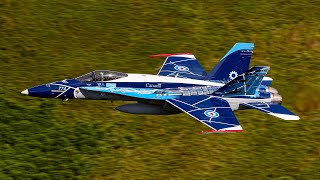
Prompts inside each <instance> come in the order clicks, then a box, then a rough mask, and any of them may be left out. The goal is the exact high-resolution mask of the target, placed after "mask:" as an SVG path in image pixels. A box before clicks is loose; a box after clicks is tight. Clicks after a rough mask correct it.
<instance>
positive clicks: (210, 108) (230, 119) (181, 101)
mask: <svg viewBox="0 0 320 180" xmlns="http://www.w3.org/2000/svg"><path fill="white" fill-rule="evenodd" d="M166 101H167V102H169V103H170V104H172V105H173V106H175V107H177V108H179V109H180V110H182V111H183V112H185V113H187V114H189V115H190V116H192V117H193V118H195V119H196V120H198V121H200V122H202V123H203V124H205V125H207V126H209V127H210V128H211V129H212V130H210V131H202V133H203V134H207V133H220V132H222V133H224V132H241V131H242V127H241V125H240V124H239V122H238V120H237V118H236V117H235V115H234V113H233V111H232V109H231V107H230V105H229V103H228V102H227V101H225V100H223V99H221V98H219V97H216V96H208V95H202V96H180V97H179V98H177V99H170V100H166Z"/></svg>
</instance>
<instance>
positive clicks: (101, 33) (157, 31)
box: [0, 0, 320, 180]
mask: <svg viewBox="0 0 320 180" xmlns="http://www.w3.org/2000/svg"><path fill="white" fill-rule="evenodd" d="M236 42H254V43H255V49H254V54H253V58H252V63H251V65H266V66H270V67H271V70H270V71H269V73H268V76H269V77H272V78H273V79H274V82H273V85H272V86H273V87H275V88H276V89H278V91H279V92H280V94H281V95H282V96H283V98H284V102H283V105H284V106H286V107H287V108H289V109H290V110H292V111H293V112H295V113H297V114H298V115H299V116H300V117H301V120H299V121H284V120H280V119H277V118H275V117H271V116H268V115H266V114H262V113H260V112H257V111H253V110H252V111H241V112H236V115H237V117H238V120H239V122H240V123H241V125H242V127H243V128H244V129H245V132H244V133H238V134H211V135H199V134H198V132H200V131H201V130H207V127H206V126H204V125H202V124H201V123H198V122H196V121H195V120H194V119H193V118H192V117H190V116H188V115H186V114H179V115H170V116H146V115H130V114H125V113H121V112H118V111H116V110H115V109H114V107H116V106H118V105H120V104H124V103H125V102H114V103H113V104H112V103H110V102H109V101H84V100H70V101H68V102H61V101H60V100H57V99H39V98H32V97H27V96H23V95H21V94H20V92H21V91H22V90H24V89H26V88H29V87H32V86H35V85H38V84H43V83H48V82H52V81H56V80H62V79H66V78H72V77H76V76H79V75H82V74H84V73H87V72H90V71H92V70H96V69H110V70H115V71H122V72H128V73H146V74H156V73H157V71H158V69H159V68H160V67H161V65H162V63H163V61H164V60H163V59H150V58H149V57H148V56H149V55H151V54H159V53H175V52H193V53H194V54H195V56H196V57H197V59H199V61H200V62H201V64H202V65H203V66H204V67H205V69H206V70H208V71H209V70H211V68H212V67H213V66H214V65H215V64H216V63H217V62H218V61H219V60H220V58H221V57H223V55H224V54H225V53H226V52H227V51H228V50H229V49H230V48H231V47H232V46H233V45H234V44H235V43H236ZM319 60H320V2H319V1H314V0H304V1H300V0H261V1H252V0H241V1H238V0H228V1H218V0H208V1H188V2H185V1H182V0H173V1H161V2H159V1H154V0H149V1H142V0H131V1H111V0H81V1H80V0H67V1H66V0H0V79H1V80H0V113H1V114H0V179H1V180H6V179H127V178H129V179H180V178H181V179H182V178H184V179H246V180H247V179H320V141H319V140H320V113H319V110H320V96H319V94H320V83H319V82H320V73H319V72H320V63H319Z"/></svg>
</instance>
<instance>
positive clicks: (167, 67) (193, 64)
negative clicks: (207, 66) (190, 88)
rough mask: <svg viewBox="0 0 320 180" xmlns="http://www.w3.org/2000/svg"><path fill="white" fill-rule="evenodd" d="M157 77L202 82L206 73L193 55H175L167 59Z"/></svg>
mask: <svg viewBox="0 0 320 180" xmlns="http://www.w3.org/2000/svg"><path fill="white" fill-rule="evenodd" d="M158 75H160V76H170V77H180V78H190V79H199V80H202V79H204V77H206V75H207V73H206V71H205V70H204V69H203V67H201V65H200V64H199V62H198V60H197V59H196V57H195V56H194V55H192V54H177V55H169V56H168V57H167V59H166V60H165V62H164V63H163V65H162V67H161V69H160V71H159V72H158Z"/></svg>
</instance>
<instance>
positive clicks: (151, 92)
mask: <svg viewBox="0 0 320 180" xmlns="http://www.w3.org/2000/svg"><path fill="white" fill-rule="evenodd" d="M253 48H254V44H253V43H236V44H235V45H234V46H233V47H232V48H231V49H230V50H229V52H228V53H227V54H226V55H225V56H224V57H223V58H222V59H221V60H220V61H219V62H218V64H217V65H216V66H215V67H214V68H213V69H212V70H211V71H210V72H209V73H208V74H207V73H206V71H205V70H204V69H203V67H201V65H200V63H199V62H198V60H197V59H196V58H195V56H194V55H193V54H192V53H178V54H160V55H153V56H152V57H166V60H165V62H164V63H163V65H162V67H161V69H160V71H159V72H158V74H157V75H149V74H133V73H122V72H115V71H109V70H96V71H92V72H89V73H87V74H84V75H82V76H80V77H77V78H71V79H65V80H62V81H57V82H52V83H48V84H43V85H39V86H35V87H32V88H29V89H26V90H24V91H22V92H21V93H22V94H25V95H29V96H34V97H41V98H58V99H62V100H68V99H95V100H111V101H115V100H122V101H134V103H130V104H125V105H121V106H118V107H116V109H117V110H119V111H122V112H126V113H133V114H152V115H169V114H177V113H182V112H185V113H187V114H188V115H190V116H191V117H193V118H194V119H196V120H198V121H200V122H201V123H203V124H205V125H207V126H208V127H210V128H211V129H210V130H209V131H202V132H201V133H203V134H208V133H234V132H241V131H243V129H242V127H241V125H240V124H239V122H238V120H237V118H236V117H235V115H234V113H233V111H235V110H244V109H256V110H259V111H261V112H264V113H267V114H269V115H272V116H276V117H278V118H281V119H284V120H299V117H298V116H297V115H295V114H294V113H292V112H290V111H289V110H287V109H286V108H284V107H283V106H281V102H282V97H281V96H280V95H279V93H278V91H277V90H276V89H275V88H272V87H270V86H271V83H272V78H270V77H265V75H266V74H267V72H268V71H269V69H270V68H269V67H267V66H254V67H251V68H249V64H250V60H251V56H252V52H253Z"/></svg>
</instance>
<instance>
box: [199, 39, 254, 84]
mask: <svg viewBox="0 0 320 180" xmlns="http://www.w3.org/2000/svg"><path fill="white" fill-rule="evenodd" d="M253 48H254V43H240V42H239V43H236V44H235V45H234V46H233V47H232V48H231V49H230V50H229V52H228V53H227V54H226V55H225V56H224V57H223V58H222V59H221V60H220V62H219V63H218V64H217V65H216V66H215V67H214V68H213V69H212V70H211V72H210V73H209V74H208V75H207V76H206V77H205V80H220V81H230V80H232V79H234V78H236V77H237V76H238V75H239V74H242V73H244V72H245V71H246V70H248V69H249V65H250V60H251V56H252V51H253Z"/></svg>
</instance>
